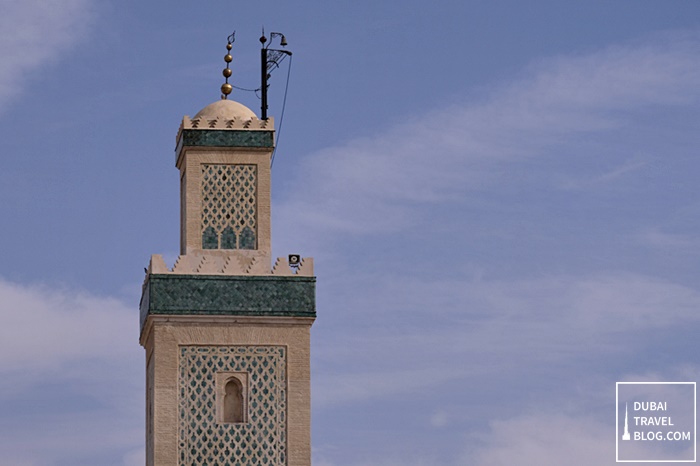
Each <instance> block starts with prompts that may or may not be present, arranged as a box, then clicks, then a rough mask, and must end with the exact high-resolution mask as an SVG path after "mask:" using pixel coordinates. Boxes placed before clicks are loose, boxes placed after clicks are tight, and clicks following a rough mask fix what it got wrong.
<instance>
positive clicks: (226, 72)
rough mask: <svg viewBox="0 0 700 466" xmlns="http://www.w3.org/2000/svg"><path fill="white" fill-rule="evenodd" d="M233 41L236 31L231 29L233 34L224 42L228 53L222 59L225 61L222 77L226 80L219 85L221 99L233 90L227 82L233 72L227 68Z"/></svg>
mask: <svg viewBox="0 0 700 466" xmlns="http://www.w3.org/2000/svg"><path fill="white" fill-rule="evenodd" d="M235 41H236V31H233V34H231V35H230V36H228V43H227V44H226V50H228V53H227V54H226V55H225V56H224V61H225V62H226V68H224V77H225V78H226V82H225V83H223V84H222V85H221V98H222V99H227V98H228V95H229V94H230V93H231V91H232V90H233V86H232V85H230V84H229V83H228V78H230V77H231V74H233V73H232V71H231V68H229V64H231V62H232V61H233V57H232V56H231V49H232V48H233V43H234V42H235Z"/></svg>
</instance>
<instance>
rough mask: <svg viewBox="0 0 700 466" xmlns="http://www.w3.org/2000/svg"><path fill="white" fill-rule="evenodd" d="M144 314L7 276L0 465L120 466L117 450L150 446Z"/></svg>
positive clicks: (0, 347) (1, 300)
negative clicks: (141, 330)
mask: <svg viewBox="0 0 700 466" xmlns="http://www.w3.org/2000/svg"><path fill="white" fill-rule="evenodd" d="M137 312H138V311H137V310H136V309H134V308H133V307H131V306H126V305H124V304H122V303H121V302H119V301H117V300H115V299H112V298H104V297H99V296H94V295H91V294H89V293H86V292H84V291H79V290H72V289H63V290H56V289H50V288H46V287H44V286H34V285H20V284H17V283H12V282H8V281H5V280H0V315H1V316H2V319H3V325H2V327H1V328H0V410H1V411H2V412H3V416H2V420H0V451H2V456H3V458H2V461H0V462H2V463H3V464H27V465H37V466H38V465H46V464H69V463H70V464H75V465H81V464H84V465H92V464H108V463H109V464H113V463H111V462H110V461H109V460H107V459H106V458H107V457H108V456H109V455H110V454H113V452H114V451H117V452H118V451H123V452H126V451H133V450H135V449H136V448H138V447H140V446H142V445H143V443H142V442H143V412H144V411H143V409H144V408H143V404H144V403H143V393H144V388H143V354H142V352H141V351H140V348H139V347H138V343H137V341H138V340H137V339H138V322H137V321H138V317H137V315H136V313H137ZM78 446H79V447H78ZM135 456H138V452H136V453H133V452H132V453H130V454H127V455H126V456H125V459H124V461H125V464H126V465H132V464H134V457H135Z"/></svg>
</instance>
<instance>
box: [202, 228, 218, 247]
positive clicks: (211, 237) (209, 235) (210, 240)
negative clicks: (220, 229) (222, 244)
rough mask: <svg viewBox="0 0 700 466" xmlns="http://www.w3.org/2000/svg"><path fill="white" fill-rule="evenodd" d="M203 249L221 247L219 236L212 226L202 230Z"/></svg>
mask: <svg viewBox="0 0 700 466" xmlns="http://www.w3.org/2000/svg"><path fill="white" fill-rule="evenodd" d="M202 249H219V236H218V235H217V234H216V231H214V229H213V228H212V227H210V226H209V227H206V228H205V229H204V231H203V232H202Z"/></svg>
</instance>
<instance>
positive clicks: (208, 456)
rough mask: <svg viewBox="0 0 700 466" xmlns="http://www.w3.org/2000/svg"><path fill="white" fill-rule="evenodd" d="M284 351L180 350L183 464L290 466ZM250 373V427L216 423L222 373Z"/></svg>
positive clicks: (276, 348)
mask: <svg viewBox="0 0 700 466" xmlns="http://www.w3.org/2000/svg"><path fill="white" fill-rule="evenodd" d="M286 360H287V355H286V348H285V347H283V346H181V347H180V362H179V372H180V374H179V382H178V410H179V415H178V420H179V427H178V461H179V465H180V466H192V465H195V464H196V465H205V464H206V465H220V466H224V465H231V466H233V465H246V466H248V465H261V466H284V465H286V464H287V374H286ZM224 371H234V372H247V373H248V376H249V378H248V413H247V414H248V422H247V423H240V424H229V423H226V424H224V423H217V416H216V387H215V379H216V377H215V374H216V373H217V372H224Z"/></svg>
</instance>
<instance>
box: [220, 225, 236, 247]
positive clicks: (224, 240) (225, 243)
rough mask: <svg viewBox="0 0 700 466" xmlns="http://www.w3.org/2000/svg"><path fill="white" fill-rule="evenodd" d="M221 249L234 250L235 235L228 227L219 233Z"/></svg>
mask: <svg viewBox="0 0 700 466" xmlns="http://www.w3.org/2000/svg"><path fill="white" fill-rule="evenodd" d="M221 249H236V233H235V232H234V231H233V228H231V227H230V226H228V227H226V228H224V231H222V232H221Z"/></svg>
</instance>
